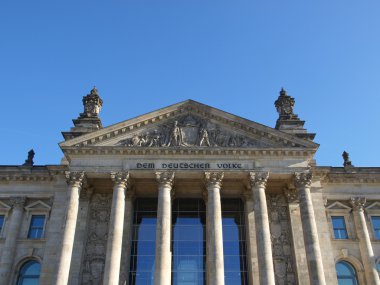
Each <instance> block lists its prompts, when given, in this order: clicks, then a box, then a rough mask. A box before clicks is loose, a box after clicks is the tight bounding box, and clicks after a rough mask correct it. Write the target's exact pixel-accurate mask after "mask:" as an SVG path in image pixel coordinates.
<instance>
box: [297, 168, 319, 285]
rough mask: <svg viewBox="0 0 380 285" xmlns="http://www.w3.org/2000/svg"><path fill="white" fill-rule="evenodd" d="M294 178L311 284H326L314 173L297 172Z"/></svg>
mask: <svg viewBox="0 0 380 285" xmlns="http://www.w3.org/2000/svg"><path fill="white" fill-rule="evenodd" d="M294 178H295V186H296V188H297V191H298V195H299V200H300V211H301V219H302V229H303V238H304V240H305V249H306V258H307V264H308V269H309V278H310V284H311V285H325V284H326V281H325V273H324V270H323V262H322V255H321V248H320V245H319V238H318V231H317V224H316V222H315V215H314V208H313V202H312V198H311V193H310V188H311V179H312V174H311V173H310V172H297V173H295V174H294Z"/></svg>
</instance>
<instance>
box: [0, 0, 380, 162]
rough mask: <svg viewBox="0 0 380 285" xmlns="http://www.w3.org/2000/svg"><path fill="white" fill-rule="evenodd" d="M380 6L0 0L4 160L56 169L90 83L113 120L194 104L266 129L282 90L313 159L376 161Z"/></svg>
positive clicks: (0, 153)
mask: <svg viewBox="0 0 380 285" xmlns="http://www.w3.org/2000/svg"><path fill="white" fill-rule="evenodd" d="M379 15H380V1H378V0H376V1H357V0H355V1H353V0H344V1H343V0H334V1H331V0H318V1H305V0H302V1H301V0H299V1H294V0H287V1H257V0H250V1H239V0H235V1H232V0H229V1H224V0H218V1H211V0H210V1H207V0H175V1H167V0H150V1H148V0H134V1H130V0H124V1H94V0H91V1H77V0H76V1H51V0H49V1H38V0H36V1H17V0H12V1H1V3H0V94H1V95H0V98H1V101H0V102H1V111H0V119H1V125H0V132H1V140H0V164H22V163H23V162H24V160H25V158H26V154H27V151H28V150H29V149H30V148H34V149H35V151H36V156H35V162H36V164H58V163H59V162H60V158H61V157H62V153H61V151H60V149H59V147H58V145H57V143H58V142H60V141H62V136H61V134H60V132H61V131H66V130H69V128H70V127H71V126H72V121H71V120H72V119H73V118H76V117H77V116H78V114H79V113H80V112H81V111H82V102H81V100H82V96H84V95H86V94H87V93H88V91H89V90H90V89H91V88H92V87H93V86H94V85H96V86H97V88H98V90H99V92H100V94H101V96H102V98H103V100H104V107H103V110H102V113H101V118H102V121H103V125H105V126H107V125H110V124H113V123H117V122H120V121H123V120H126V119H128V118H131V117H134V116H137V115H140V114H143V113H146V112H149V111H152V110H155V109H158V108H161V107H165V106H167V105H170V104H173V103H176V102H179V101H182V100H186V99H194V100H197V101H200V102H202V103H205V104H208V105H211V106H214V107H217V108H219V109H223V110H226V111H228V112H230V113H234V114H236V115H239V116H242V117H245V118H248V119H250V120H253V121H256V122H259V123H262V124H265V125H268V126H271V127H274V125H275V121H276V119H277V113H276V111H275V108H274V106H273V103H274V101H275V100H276V98H277V96H278V92H279V90H280V88H281V87H282V86H284V87H285V89H287V91H288V93H289V94H290V95H292V96H293V97H295V99H296V108H295V111H296V113H298V115H299V116H300V118H301V119H303V120H306V127H307V129H308V130H309V131H310V132H315V133H317V136H316V139H315V141H316V142H318V143H320V144H321V147H320V149H319V151H318V154H317V156H316V159H317V163H318V165H332V166H340V165H341V164H342V158H341V153H342V151H343V150H347V151H348V152H349V153H350V155H351V159H352V161H353V164H355V165H356V166H380V151H379V141H380V134H379V133H380V129H379V125H380V124H379V123H380V119H379V105H380V99H379V98H380V16H379Z"/></svg>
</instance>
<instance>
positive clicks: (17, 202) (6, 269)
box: [0, 197, 26, 284]
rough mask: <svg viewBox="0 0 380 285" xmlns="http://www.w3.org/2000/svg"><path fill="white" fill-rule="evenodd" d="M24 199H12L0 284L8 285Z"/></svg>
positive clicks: (1, 261) (0, 264) (0, 262)
mask: <svg viewBox="0 0 380 285" xmlns="http://www.w3.org/2000/svg"><path fill="white" fill-rule="evenodd" d="M25 201H26V198H25V197H12V198H11V203H12V207H13V209H12V214H11V216H10V219H9V222H8V228H7V236H6V238H5V243H4V245H3V251H2V255H1V259H0V284H9V283H10V282H9V281H10V275H11V270H12V265H13V261H14V256H15V253H16V246H17V239H18V236H19V233H20V226H21V222H22V216H23V212H24V204H25Z"/></svg>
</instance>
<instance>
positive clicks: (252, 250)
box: [244, 193, 260, 285]
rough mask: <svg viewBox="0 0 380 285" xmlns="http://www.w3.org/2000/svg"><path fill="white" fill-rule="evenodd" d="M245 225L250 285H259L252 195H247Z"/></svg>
mask: <svg viewBox="0 0 380 285" xmlns="http://www.w3.org/2000/svg"><path fill="white" fill-rule="evenodd" d="M244 211H245V225H246V237H247V259H248V273H249V280H248V281H249V285H259V284H260V281H259V267H258V258H257V244H256V226H255V212H254V203H253V197H252V194H251V193H249V194H248V193H246V194H245V205H244Z"/></svg>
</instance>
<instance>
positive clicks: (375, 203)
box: [366, 202, 380, 211]
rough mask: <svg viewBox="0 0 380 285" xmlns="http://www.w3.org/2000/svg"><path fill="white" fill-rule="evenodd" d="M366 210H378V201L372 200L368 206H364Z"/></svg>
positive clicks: (379, 205) (379, 207) (379, 209)
mask: <svg viewBox="0 0 380 285" xmlns="http://www.w3.org/2000/svg"><path fill="white" fill-rule="evenodd" d="M366 210H367V211H380V203H379V202H374V203H372V204H371V205H369V206H368V207H366Z"/></svg>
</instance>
